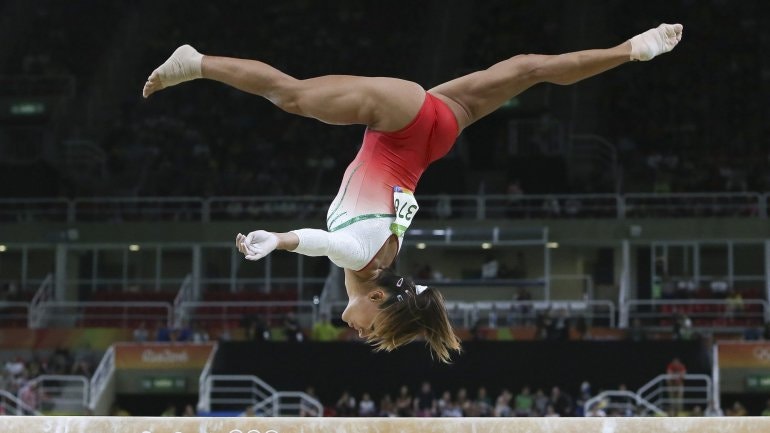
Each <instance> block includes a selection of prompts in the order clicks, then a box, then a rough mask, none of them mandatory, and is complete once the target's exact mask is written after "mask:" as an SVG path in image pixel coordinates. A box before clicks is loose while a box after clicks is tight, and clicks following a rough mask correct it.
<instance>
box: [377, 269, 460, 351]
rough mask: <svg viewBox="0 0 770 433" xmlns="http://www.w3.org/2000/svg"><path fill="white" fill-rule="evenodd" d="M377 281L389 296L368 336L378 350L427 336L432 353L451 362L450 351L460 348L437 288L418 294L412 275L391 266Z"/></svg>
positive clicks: (396, 346)
mask: <svg viewBox="0 0 770 433" xmlns="http://www.w3.org/2000/svg"><path fill="white" fill-rule="evenodd" d="M376 284H377V286H378V287H380V288H382V289H383V290H385V291H386V292H387V294H388V295H389V296H388V298H387V299H386V300H385V301H384V302H383V303H382V305H381V306H380V310H381V311H380V312H379V314H377V316H376V317H375V318H374V326H373V330H372V332H371V333H370V334H369V336H368V337H367V342H368V343H370V344H372V345H373V346H374V347H375V348H376V350H378V351H380V350H386V351H391V350H393V349H396V348H398V347H400V346H403V345H404V344H407V343H409V342H411V341H414V340H415V339H416V338H417V337H420V336H424V337H425V340H426V344H427V345H428V347H429V348H430V350H431V354H432V355H433V356H435V357H437V358H438V359H439V360H440V361H441V362H444V363H449V361H450V352H451V351H455V352H460V351H461V349H460V339H459V338H457V336H456V335H455V333H454V331H453V330H452V324H451V323H450V322H449V317H448V315H447V312H446V307H445V306H444V297H443V296H441V293H440V292H439V291H438V290H436V289H433V288H426V289H425V291H423V292H422V293H421V294H419V295H418V294H417V292H416V286H415V284H414V281H412V279H411V278H408V277H403V276H401V275H398V274H396V273H394V272H393V271H392V270H390V269H385V270H383V271H382V273H381V274H380V276H379V277H378V278H377V280H376Z"/></svg>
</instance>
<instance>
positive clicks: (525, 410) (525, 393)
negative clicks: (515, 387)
mask: <svg viewBox="0 0 770 433" xmlns="http://www.w3.org/2000/svg"><path fill="white" fill-rule="evenodd" d="M534 403H535V401H534V398H533V397H532V394H531V393H530V390H529V387H528V386H525V387H523V388H522V389H521V392H519V394H517V395H516V399H515V400H514V413H515V414H516V416H532V407H533V406H534Z"/></svg>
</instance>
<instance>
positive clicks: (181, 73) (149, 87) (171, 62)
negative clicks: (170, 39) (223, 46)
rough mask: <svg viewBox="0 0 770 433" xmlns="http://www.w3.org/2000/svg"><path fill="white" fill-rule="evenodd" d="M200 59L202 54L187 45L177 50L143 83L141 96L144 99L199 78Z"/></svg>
mask: <svg viewBox="0 0 770 433" xmlns="http://www.w3.org/2000/svg"><path fill="white" fill-rule="evenodd" d="M202 59H203V54H201V53H199V52H198V51H197V50H196V49H195V48H193V47H191V46H189V45H182V46H181V47H179V48H177V49H176V50H175V51H174V53H173V54H171V57H169V58H168V60H166V61H165V62H164V63H163V64H162V65H160V66H158V67H157V68H156V69H155V70H154V71H152V74H150V76H149V78H147V82H146V83H144V89H142V96H144V97H145V98H146V97H148V96H150V95H152V94H153V93H155V92H157V91H158V90H161V89H165V88H166V87H171V86H175V85H177V84H179V83H183V82H185V81H190V80H194V79H196V78H201V61H202Z"/></svg>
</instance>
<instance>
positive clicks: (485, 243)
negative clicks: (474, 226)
mask: <svg viewBox="0 0 770 433" xmlns="http://www.w3.org/2000/svg"><path fill="white" fill-rule="evenodd" d="M491 248H492V244H491V243H489V242H484V243H483V244H481V249H482V250H488V249H491Z"/></svg>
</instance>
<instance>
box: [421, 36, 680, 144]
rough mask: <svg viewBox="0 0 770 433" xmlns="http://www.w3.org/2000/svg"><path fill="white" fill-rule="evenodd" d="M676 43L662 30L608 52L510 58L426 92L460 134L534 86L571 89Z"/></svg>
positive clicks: (651, 55)
mask: <svg viewBox="0 0 770 433" xmlns="http://www.w3.org/2000/svg"><path fill="white" fill-rule="evenodd" d="M681 38H682V25H681V24H661V25H660V26H658V27H657V28H654V29H650V30H648V31H646V32H644V33H641V34H639V35H637V36H634V37H633V38H631V39H629V40H628V41H626V42H624V43H622V44H620V45H617V46H615V47H612V48H607V49H598V50H585V51H577V52H572V53H566V54H560V55H540V54H525V55H519V56H515V57H512V58H510V59H508V60H504V61H502V62H500V63H497V64H495V65H493V66H492V67H490V68H488V69H485V70H483V71H478V72H474V73H471V74H469V75H465V76H463V77H460V78H457V79H454V80H452V81H449V82H447V83H444V84H441V85H439V86H437V87H434V88H432V89H430V90H429V92H430V93H431V94H433V95H436V96H437V97H439V98H440V99H442V100H443V101H444V102H446V103H447V105H448V106H449V108H450V109H452V111H453V112H454V114H455V117H457V122H458V124H459V126H460V129H461V130H462V129H463V128H465V127H466V126H468V125H470V124H471V123H473V122H475V121H477V120H479V119H481V118H482V117H484V116H486V115H487V114H489V113H491V112H493V111H495V110H497V109H498V108H499V107H500V106H501V105H502V104H503V103H505V102H506V101H508V100H509V99H511V98H513V97H514V96H516V95H518V94H519V93H521V92H523V91H525V90H526V89H528V88H530V87H532V86H533V85H535V84H538V83H553V84H561V85H568V84H573V83H576V82H578V81H581V80H583V79H586V78H589V77H593V76H594V75H597V74H600V73H602V72H604V71H607V70H610V69H612V68H615V67H617V66H620V65H622V64H624V63H626V62H630V61H632V60H642V61H644V60H650V59H652V58H654V57H656V56H658V55H660V54H663V53H666V52H668V51H671V50H672V49H673V48H674V46H676V44H677V43H678V42H679V40H681Z"/></svg>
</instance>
